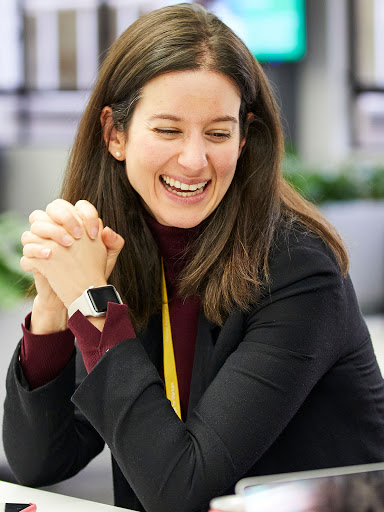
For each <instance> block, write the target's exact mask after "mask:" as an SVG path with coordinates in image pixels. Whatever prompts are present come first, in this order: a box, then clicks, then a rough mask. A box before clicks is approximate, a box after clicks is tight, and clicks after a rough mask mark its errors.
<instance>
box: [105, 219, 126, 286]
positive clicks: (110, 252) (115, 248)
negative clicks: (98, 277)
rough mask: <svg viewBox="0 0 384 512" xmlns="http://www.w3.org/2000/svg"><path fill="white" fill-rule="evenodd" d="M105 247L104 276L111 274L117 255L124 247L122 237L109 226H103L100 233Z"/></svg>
mask: <svg viewBox="0 0 384 512" xmlns="http://www.w3.org/2000/svg"><path fill="white" fill-rule="evenodd" d="M101 236H102V239H103V242H104V245H105V247H106V248H107V264H106V269H105V277H106V278H107V279H108V277H109V276H110V275H111V272H112V270H113V267H114V266H115V263H116V260H117V257H118V255H119V254H120V251H121V249H122V248H123V247H124V243H125V242H124V238H123V237H121V236H120V235H118V234H117V233H115V231H113V230H112V229H111V228H110V227H108V226H107V227H105V228H104V229H103V231H102V233H101Z"/></svg>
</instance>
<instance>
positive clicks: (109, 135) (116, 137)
mask: <svg viewBox="0 0 384 512" xmlns="http://www.w3.org/2000/svg"><path fill="white" fill-rule="evenodd" d="M100 122H101V126H102V127H103V135H104V141H105V144H106V146H107V148H108V151H109V152H110V153H111V155H112V156H113V157H114V158H116V160H120V161H123V160H125V153H124V148H125V137H124V134H123V133H122V132H119V131H118V130H117V129H116V127H115V125H114V124H113V117H112V109H111V107H104V108H103V110H102V111H101V114H100Z"/></svg>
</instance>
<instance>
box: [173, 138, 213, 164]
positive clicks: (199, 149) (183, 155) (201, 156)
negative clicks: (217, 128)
mask: <svg viewBox="0 0 384 512" xmlns="http://www.w3.org/2000/svg"><path fill="white" fill-rule="evenodd" d="M177 161H178V163H179V164H180V165H181V166H182V167H184V169H185V170H186V171H187V172H188V171H189V172H198V171H201V170H202V169H204V168H205V167H206V166H207V165H208V159H207V148H206V144H205V140H204V139H203V138H202V137H198V136H195V137H188V138H187V139H185V140H184V141H183V145H182V147H181V150H180V153H179V156H178V160H177Z"/></svg>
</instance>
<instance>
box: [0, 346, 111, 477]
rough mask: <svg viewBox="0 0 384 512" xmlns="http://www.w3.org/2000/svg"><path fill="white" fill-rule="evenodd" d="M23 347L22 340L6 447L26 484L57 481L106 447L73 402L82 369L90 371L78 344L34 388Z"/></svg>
mask: <svg viewBox="0 0 384 512" xmlns="http://www.w3.org/2000/svg"><path fill="white" fill-rule="evenodd" d="M19 353H20V346H18V348H17V350H16V351H15V353H14V356H13V359H12V361H11V364H10V367H9V369H8V374H7V380H6V388H7V395H6V399H5V402H4V420H3V443H4V450H5V453H6V456H7V459H8V462H9V465H10V467H11V469H12V471H13V473H14V475H15V477H16V479H17V480H18V481H19V482H20V483H21V484H23V485H28V486H37V487H39V486H43V485H51V484H54V483H57V482H59V481H62V480H64V479H66V478H69V477H71V476H73V475H75V474H76V473H77V472H78V471H80V470H81V469H82V468H83V467H85V466H86V465H87V464H88V462H89V461H90V460H91V459H92V458H94V457H95V456H96V455H98V454H99V453H100V452H101V451H102V449H103V447H104V440H103V439H102V438H101V437H100V436H99V435H98V433H97V432H96V431H95V429H94V428H93V427H92V426H91V424H90V423H89V422H88V421H87V419H86V418H85V417H84V416H83V415H82V414H81V413H80V411H79V410H78V409H77V408H76V407H75V406H74V404H73V403H72V402H71V396H72V394H73V392H74V391H75V388H76V382H75V375H76V369H78V372H80V373H83V374H85V368H84V365H83V363H82V359H81V356H80V355H79V354H78V355H77V357H76V350H74V353H73V355H72V357H71V359H70V361H69V362H68V364H67V365H66V367H65V368H64V370H63V371H62V372H61V373H60V374H59V375H58V376H57V377H56V378H55V379H53V380H52V381H50V382H48V383H47V384H45V385H43V386H40V387H38V388H36V389H33V390H30V389H29V386H28V383H27V380H26V378H25V376H24V374H23V371H22V367H21V364H20V362H19ZM78 374H79V373H78Z"/></svg>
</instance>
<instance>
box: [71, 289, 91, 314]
mask: <svg viewBox="0 0 384 512" xmlns="http://www.w3.org/2000/svg"><path fill="white" fill-rule="evenodd" d="M85 293H87V290H85V292H84V293H82V294H81V295H80V297H78V298H77V299H76V300H74V301H73V302H72V304H71V305H70V306H69V308H68V318H71V316H72V315H73V314H74V313H76V311H80V313H83V315H84V316H89V315H91V310H90V307H89V303H88V301H87V299H86V297H85Z"/></svg>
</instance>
